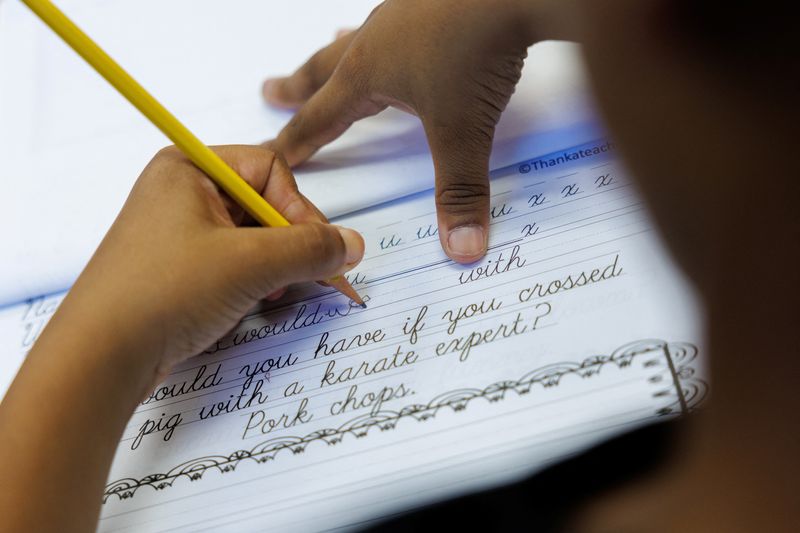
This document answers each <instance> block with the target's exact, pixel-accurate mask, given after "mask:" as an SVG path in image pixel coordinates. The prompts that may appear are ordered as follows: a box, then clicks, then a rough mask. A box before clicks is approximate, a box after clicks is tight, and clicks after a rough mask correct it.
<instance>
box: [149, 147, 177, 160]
mask: <svg viewBox="0 0 800 533" xmlns="http://www.w3.org/2000/svg"><path fill="white" fill-rule="evenodd" d="M153 159H154V160H158V161H176V160H180V159H184V155H183V152H181V151H180V148H178V147H177V146H175V145H174V144H172V145H169V146H165V147H164V148H162V149H161V150H159V151H158V152H156V155H155V157H154V158H153Z"/></svg>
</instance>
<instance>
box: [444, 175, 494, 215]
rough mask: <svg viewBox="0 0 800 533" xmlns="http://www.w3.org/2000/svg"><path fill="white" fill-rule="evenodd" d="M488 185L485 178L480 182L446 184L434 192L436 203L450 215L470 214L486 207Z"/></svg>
mask: <svg viewBox="0 0 800 533" xmlns="http://www.w3.org/2000/svg"><path fill="white" fill-rule="evenodd" d="M488 199H489V183H488V182H487V180H486V178H485V177H482V178H481V179H480V180H469V181H466V180H465V181H461V180H459V181H455V182H452V183H446V184H444V185H443V186H442V187H440V188H437V190H436V203H437V205H439V206H440V207H442V208H445V209H446V210H447V211H449V212H452V213H466V212H470V211H472V210H474V209H476V208H478V207H482V206H483V205H488Z"/></svg>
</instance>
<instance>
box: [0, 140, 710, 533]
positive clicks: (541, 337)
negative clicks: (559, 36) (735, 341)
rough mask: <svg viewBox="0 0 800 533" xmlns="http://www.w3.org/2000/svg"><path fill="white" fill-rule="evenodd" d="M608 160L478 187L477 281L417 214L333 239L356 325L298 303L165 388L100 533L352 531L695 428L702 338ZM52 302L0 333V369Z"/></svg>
mask: <svg viewBox="0 0 800 533" xmlns="http://www.w3.org/2000/svg"><path fill="white" fill-rule="evenodd" d="M614 151H615V148H614V145H613V143H611V142H609V141H607V140H605V139H599V140H597V141H594V142H591V143H587V144H584V145H580V146H575V147H571V148H567V149H564V150H560V151H558V152H554V153H552V154H547V155H544V156H539V157H532V158H531V159H527V160H523V161H519V162H517V163H515V164H514V165H509V166H506V167H503V168H500V169H497V170H496V171H494V172H493V174H492V177H493V179H492V222H491V224H492V225H491V237H490V247H489V253H488V254H487V256H486V257H485V258H484V259H483V260H482V261H481V262H479V263H476V264H474V265H469V266H463V265H457V264H454V263H453V262H452V261H450V260H449V259H448V258H447V257H446V256H445V255H444V254H443V252H442V251H441V248H440V244H439V240H438V236H437V234H436V223H435V212H434V202H433V196H432V193H431V192H425V193H420V194H417V195H415V196H411V197H408V198H405V199H402V200H399V201H395V202H392V203H390V204H387V205H383V206H380V207H378V208H373V209H369V210H365V211H362V212H359V213H356V214H353V215H349V216H347V217H343V218H340V219H338V220H337V221H336V222H338V223H340V224H344V225H348V226H351V227H354V228H356V229H359V230H360V231H362V232H363V234H364V236H365V239H366V244H367V253H366V256H365V260H364V261H363V262H362V264H361V265H359V267H358V268H357V270H355V271H354V272H351V273H350V274H349V275H348V276H349V278H350V281H351V282H352V283H353V285H354V287H355V288H356V289H357V290H358V291H359V293H360V294H361V295H362V296H363V297H364V298H365V300H366V301H367V303H368V308H367V309H365V310H364V309H361V308H359V307H356V306H354V305H352V303H351V302H348V301H347V300H346V299H345V298H344V297H343V296H341V295H340V294H338V293H336V292H334V291H332V290H330V289H325V288H322V287H318V286H316V285H308V286H302V287H295V288H292V289H291V290H290V291H289V293H288V294H287V295H286V297H285V298H284V299H282V300H281V301H280V302H277V303H273V304H270V305H269V306H267V307H263V308H260V309H257V310H254V311H253V312H252V313H251V314H250V315H248V316H247V317H245V319H244V320H243V321H242V322H241V324H240V325H239V326H238V327H237V328H236V329H235V330H234V331H232V332H231V333H230V334H229V335H227V336H226V337H224V338H222V339H220V340H219V341H217V342H216V343H215V344H214V345H212V346H210V347H209V348H208V350H207V351H206V352H205V353H204V354H201V355H200V356H198V357H196V358H193V359H191V360H189V361H187V362H186V363H184V364H183V365H181V366H180V367H178V368H176V369H175V371H174V372H173V373H172V375H170V376H169V378H168V379H167V380H166V381H165V382H164V384H162V385H161V386H159V387H158V388H157V389H155V390H154V391H153V394H152V395H151V397H150V398H148V399H146V400H145V401H144V402H143V403H142V404H141V405H140V406H139V407H138V409H137V410H136V412H135V413H134V415H133V417H132V418H131V420H130V422H129V424H128V425H127V427H126V430H125V432H124V435H123V438H122V441H121V442H120V444H119V447H118V450H117V455H116V459H115V461H114V465H113V467H112V471H111V474H110V477H109V483H108V485H107V487H106V489H105V494H104V495H103V498H104V505H103V510H102V518H101V523H100V529H101V530H102V531H127V530H132V529H135V530H137V531H203V530H208V529H214V530H223V531H247V530H259V531H263V530H292V531H317V530H321V529H335V528H356V527H359V526H361V525H365V524H369V523H371V522H372V521H374V520H378V519H381V518H382V517H387V516H391V515H393V514H395V513H398V512H402V511H404V510H407V509H412V508H414V507H418V506H421V505H425V504H428V503H430V502H433V501H436V500H440V499H443V498H447V497H452V496H455V495H458V494H461V493H464V492H466V491H470V490H476V489H479V488H485V487H489V486H492V485H495V484H498V483H502V482H508V481H511V480H514V479H517V478H518V477H520V476H524V475H527V474H529V473H531V472H533V471H535V470H537V469H540V468H542V467H544V466H546V465H547V464H550V463H551V462H553V461H556V460H559V459H561V458H564V457H566V456H569V455H571V454H574V453H577V452H578V451H580V450H582V449H585V448H586V447H588V446H591V445H592V444H595V443H597V442H599V441H600V440H602V439H605V438H608V437H609V436H612V435H615V434H617V433H619V432H622V431H626V430H630V429H632V428H634V427H637V426H639V425H642V424H646V423H650V422H653V421H658V420H660V419H664V418H665V417H672V416H677V415H679V414H681V413H685V412H688V411H689V410H691V409H693V408H694V407H695V406H696V405H697V404H698V403H699V402H700V401H701V400H702V399H703V397H704V396H705V394H706V383H705V381H704V378H703V364H702V353H703V350H702V342H701V339H700V334H699V332H700V322H701V317H700V315H699V312H698V310H697V306H696V303H695V300H694V298H693V296H692V294H691V292H690V291H689V289H688V287H687V286H686V284H685V283H684V281H683V280H682V279H681V278H680V276H679V275H678V274H677V273H676V271H675V269H674V267H673V266H672V264H671V263H670V261H669V259H668V258H667V257H666V256H665V252H664V250H663V248H662V246H661V244H660V242H659V240H658V238H657V236H656V234H655V233H654V228H653V225H652V223H651V221H650V219H649V217H648V214H647V212H646V209H645V206H644V204H643V203H642V200H641V198H640V197H639V196H638V194H637V191H636V190H635V187H634V186H633V185H632V184H631V182H630V181H629V180H628V179H627V177H626V175H625V172H624V170H623V169H621V168H620V167H619V165H617V164H616V160H615V155H614ZM57 302H58V296H55V297H50V298H45V299H36V300H32V301H30V302H28V303H27V304H26V305H24V306H18V307H16V308H12V309H7V310H5V311H4V313H3V315H2V316H0V324H2V326H0V327H2V328H4V329H3V332H4V336H5V338H6V339H11V338H13V339H15V340H14V342H16V343H17V345H18V346H17V352H18V353H23V352H24V347H25V346H27V345H29V343H30V341H31V339H32V338H33V337H35V332H36V331H37V329H38V328H40V327H41V325H42V324H43V323H44V322H45V321H46V317H47V315H48V313H49V312H51V311H52V308H54V307H55V306H56V305H57ZM54 438H57V436H54ZM87 438H90V437H89V436H87ZM43 482H45V480H43Z"/></svg>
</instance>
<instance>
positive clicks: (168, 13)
mask: <svg viewBox="0 0 800 533" xmlns="http://www.w3.org/2000/svg"><path fill="white" fill-rule="evenodd" d="M373 4H374V2H373V1H372V0H364V1H355V0H348V2H325V1H321V0H302V1H293V2H264V1H262V0H229V1H226V2H224V3H220V2H218V1H216V0H170V1H169V2H163V1H161V0H135V1H129V0H116V1H114V2H98V1H97V0H63V1H61V2H59V5H60V6H61V7H62V8H63V9H64V10H65V11H66V12H67V13H68V14H69V15H71V16H72V17H73V18H74V19H75V20H76V21H77V22H78V23H79V25H81V26H82V27H83V28H84V29H85V30H86V31H87V32H88V33H89V34H90V35H91V36H93V37H94V38H95V39H97V40H98V42H100V43H101V45H102V46H104V47H105V48H107V49H108V51H109V52H110V53H111V55H112V56H113V57H115V58H116V59H117V60H118V61H119V62H120V63H121V64H122V65H124V66H125V67H126V68H127V69H128V70H129V71H130V72H131V73H132V74H133V75H134V77H136V78H137V79H139V81H141V82H142V83H143V84H144V86H145V87H147V88H148V89H149V90H151V91H152V92H153V93H154V94H155V95H156V97H157V98H159V99H160V100H162V102H163V103H164V104H165V105H166V106H167V107H168V108H169V109H171V110H172V111H173V112H174V113H176V115H177V116H178V117H179V118H180V119H181V120H183V121H185V122H186V124H187V125H188V126H189V128H190V129H192V130H193V131H195V132H196V133H197V134H198V135H199V136H200V138H202V139H203V140H204V141H205V142H208V143H209V144H229V143H254V142H260V141H262V140H266V139H268V138H270V137H272V136H274V135H275V134H276V133H277V132H278V131H279V130H280V128H281V126H282V125H283V124H284V123H285V122H286V120H287V119H288V117H289V114H288V113H286V112H281V111H275V110H271V109H268V108H267V107H266V106H265V105H264V104H263V103H262V101H261V97H260V85H261V81H262V80H263V79H264V78H265V77H266V76H272V75H281V74H286V73H289V72H291V71H292V70H293V69H294V68H296V67H297V66H298V65H300V64H301V63H303V62H304V61H305V60H306V58H307V57H309V56H310V55H311V54H312V53H313V52H314V51H315V50H316V49H318V48H319V47H321V46H324V45H325V44H327V43H328V42H329V41H330V40H331V38H332V36H333V34H334V32H335V31H336V30H337V29H339V28H342V27H353V26H357V25H358V24H359V23H360V22H361V21H362V20H363V19H364V18H365V17H366V15H367V14H368V13H369V11H370V9H371V8H372V7H373ZM0 21H2V26H0V162H1V163H0V187H2V190H3V194H2V196H0V228H2V229H0V231H2V250H3V251H2V261H0V305H3V304H7V303H9V302H14V301H19V300H22V299H24V298H28V297H31V296H35V295H38V294H43V293H51V292H54V291H58V290H63V289H65V288H66V287H68V286H69V285H71V283H72V282H73V281H74V279H75V277H76V276H77V274H78V273H79V272H80V270H81V269H82V268H83V266H84V265H85V263H86V261H87V260H88V258H89V257H90V256H91V253H92V252H93V250H94V249H95V248H96V246H97V244H98V243H99V241H100V239H101V238H102V236H103V234H104V233H105V231H106V230H107V228H108V226H109V225H110V224H111V222H112V221H113V219H114V217H115V215H116V213H117V212H118V210H119V208H120V207H121V205H122V203H123V202H124V200H125V197H126V196H127V194H128V191H129V189H130V187H131V185H132V183H133V181H134V180H135V179H136V177H137V176H138V174H139V173H140V172H141V169H142V168H143V167H144V166H145V164H146V163H147V161H148V160H149V159H150V158H151V157H152V155H153V154H154V153H155V152H156V151H157V150H158V149H159V148H160V147H162V146H164V145H165V144H166V140H165V138H164V137H163V136H162V135H161V133H160V132H158V131H157V130H156V129H155V128H154V127H153V126H151V125H150V124H148V123H147V122H146V120H145V119H144V118H142V117H141V116H139V115H138V113H137V112H136V111H135V110H134V109H133V108H132V107H131V106H130V105H129V104H128V103H127V102H125V101H124V100H123V99H122V97H121V96H119V95H118V94H116V93H115V92H114V91H113V89H111V88H110V87H109V86H108V85H107V84H106V83H105V81H103V80H102V79H101V78H100V77H99V76H98V75H96V74H95V73H94V72H93V71H92V70H91V69H90V68H89V67H88V66H87V65H85V64H83V62H82V61H81V60H80V59H79V58H78V57H77V56H76V55H75V54H74V53H73V52H72V51H70V50H69V49H68V48H67V47H66V45H64V44H63V43H61V42H60V41H59V40H58V39H57V37H56V36H55V35H53V34H52V33H51V32H50V31H49V30H48V29H47V28H46V27H44V25H43V24H41V23H40V22H39V21H38V20H36V19H35V18H34V16H33V15H32V14H31V13H29V12H28V11H27V9H26V8H25V7H24V6H23V5H22V4H21V3H19V2H6V3H4V4H0ZM577 57H578V56H577V52H576V49H575V48H574V47H573V46H571V45H567V44H557V43H543V44H541V45H537V46H535V47H533V49H532V50H531V53H530V58H529V59H528V61H527V65H528V66H527V68H526V70H525V74H524V77H523V80H522V81H521V83H520V86H519V88H518V90H517V93H516V94H515V96H514V98H513V99H512V102H511V104H510V106H509V109H508V111H507V112H506V113H505V115H504V117H503V120H502V122H501V124H500V127H499V129H498V133H497V141H496V150H495V153H494V156H493V159H492V168H499V167H502V166H505V165H508V164H511V163H513V162H515V161H518V160H520V159H523V158H525V157H529V156H530V155H531V154H536V153H539V154H543V153H547V152H549V151H552V150H555V149H556V148H558V147H560V146H566V145H569V144H575V143H579V142H584V141H587V140H590V139H593V138H595V137H597V136H598V132H597V128H596V127H595V126H594V125H593V119H592V118H591V113H590V112H589V111H587V109H588V105H587V103H586V97H585V92H584V83H583V74H582V69H581V66H580V62H579V61H578V59H577ZM297 174H298V180H299V182H300V186H301V188H302V190H303V191H304V192H305V193H306V194H307V195H308V196H309V197H310V198H311V199H312V200H313V201H315V202H316V203H317V204H318V205H319V206H320V207H321V208H322V209H323V211H325V212H326V213H328V214H329V215H330V216H335V215H340V214H343V213H347V212H351V211H353V210H356V209H361V208H363V207H366V206H369V205H374V204H377V203H380V202H383V201H386V200H388V199H392V198H397V197H399V196H402V195H406V194H410V193H413V192H417V191H421V190H424V189H427V188H429V187H431V186H432V183H433V171H432V164H431V160H430V155H429V153H428V149H427V145H426V141H425V138H424V136H423V134H422V131H421V128H420V126H419V123H418V121H417V120H416V119H415V118H413V117H410V116H407V115H404V114H403V113H400V112H387V113H385V114H383V115H381V116H379V117H375V118H373V119H370V120H367V121H363V122H362V123H360V124H358V125H357V126H355V127H354V128H353V129H352V130H351V131H350V132H348V133H347V134H346V135H345V136H344V137H343V138H342V139H340V140H339V141H337V142H335V143H333V144H332V145H331V146H330V147H328V148H326V149H324V150H323V151H322V152H320V154H318V156H317V157H316V158H315V159H314V160H313V162H311V163H309V164H308V165H306V166H305V167H302V168H300V169H298V171H297Z"/></svg>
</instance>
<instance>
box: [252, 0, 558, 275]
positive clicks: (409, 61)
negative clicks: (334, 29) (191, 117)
mask: <svg viewBox="0 0 800 533" xmlns="http://www.w3.org/2000/svg"><path fill="white" fill-rule="evenodd" d="M562 3H563V2H562V0H504V1H500V2H498V1H487V0H438V1H436V2H431V1H430V0H386V1H385V2H383V3H382V4H381V5H379V6H378V7H377V8H376V9H375V10H374V11H373V12H372V14H371V15H370V16H369V18H368V19H367V20H366V22H364V24H363V25H362V26H361V27H360V28H359V29H357V30H355V31H353V32H351V33H349V34H346V35H344V36H342V37H340V38H339V39H337V40H336V41H335V42H334V43H333V44H331V45H330V46H328V47H327V48H324V49H322V50H320V51H319V52H317V53H316V54H314V56H313V57H311V59H310V60H309V61H308V62H307V63H306V64H305V65H303V66H302V67H301V68H300V69H298V70H297V72H295V73H294V74H293V75H292V76H290V77H288V78H279V79H272V80H267V81H266V82H265V84H264V97H265V99H266V100H267V102H269V103H271V104H272V105H276V106H280V107H290V108H293V107H299V108H300V109H299V111H298V112H297V114H296V115H295V116H294V118H293V119H292V120H291V122H290V123H289V124H288V125H287V126H286V127H285V128H284V129H283V131H281V133H280V135H279V136H278V138H277V139H275V141H273V143H274V146H275V147H276V148H277V149H278V151H279V152H281V153H283V154H285V156H286V158H287V160H288V162H289V164H291V165H296V164H298V163H301V162H302V161H305V160H306V159H308V158H309V157H310V156H311V155H312V154H313V153H314V152H315V151H316V150H318V149H319V148H320V147H321V146H323V145H325V144H327V143H329V142H331V141H332V140H334V139H335V138H337V137H338V136H339V135H341V134H342V133H343V132H344V131H345V130H346V129H347V128H348V127H350V125H351V124H352V123H353V122H354V121H356V120H360V119H362V118H364V117H368V116H371V115H375V114H377V113H379V112H380V111H382V110H383V109H385V108H386V107H387V106H394V107H397V108H399V109H402V110H405V111H408V112H410V113H413V114H415V115H417V116H419V118H420V119H421V120H422V124H423V126H424V127H425V132H426V134H427V137H428V143H429V144H430V148H431V154H432V155H433V163H434V167H435V169H436V203H437V211H438V218H439V229H440V231H439V237H440V239H441V242H442V247H443V248H444V250H445V252H446V253H447V255H449V256H450V257H451V258H452V259H454V260H455V261H459V262H464V263H469V262H472V261H475V260H477V259H479V258H480V257H482V256H483V255H484V253H485V252H486V243H487V237H488V230H489V177H488V174H489V154H490V152H491V148H492V137H493V135H494V129H495V125H496V124H497V121H498V120H499V119H500V114H501V113H502V112H503V109H504V108H505V107H506V104H507V103H508V100H509V98H510V97H511V94H512V93H513V92H514V86H515V85H516V84H517V80H519V77H520V74H521V71H522V66H523V61H524V59H525V56H526V55H527V48H528V46H529V45H530V44H531V43H532V42H533V41H534V40H538V39H541V38H545V37H546V38H552V37H553V36H558V33H557V32H556V33H552V30H551V29H550V24H547V23H546V22H548V21H547V20H545V19H549V18H550V17H551V15H550V12H551V11H552V10H553V7H554V6H555V7H561V6H560V4H562ZM534 25H535V26H536V31H532V28H533V26H534Z"/></svg>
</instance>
